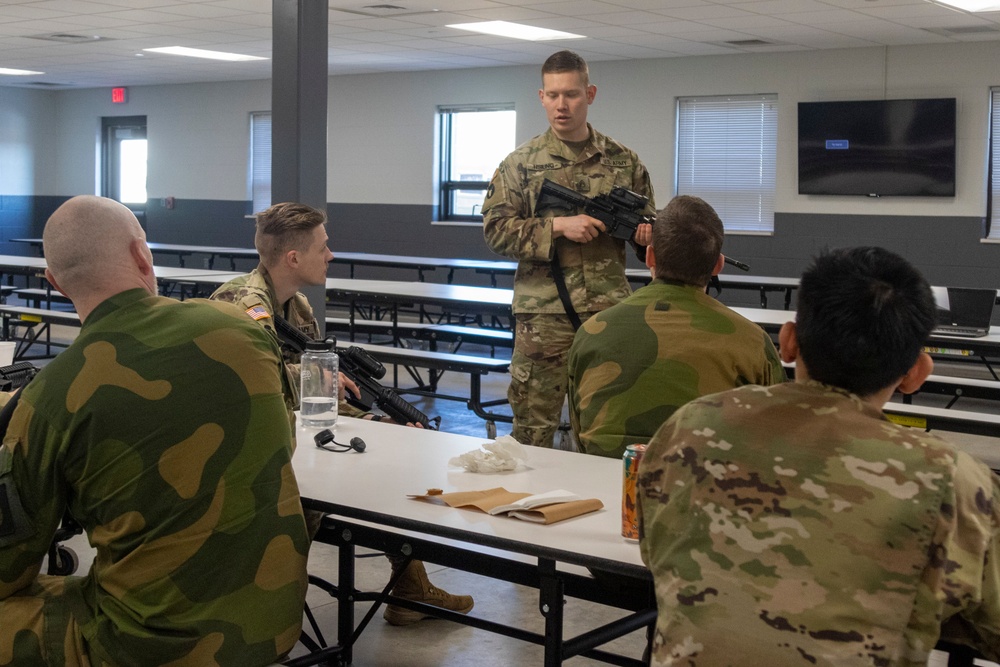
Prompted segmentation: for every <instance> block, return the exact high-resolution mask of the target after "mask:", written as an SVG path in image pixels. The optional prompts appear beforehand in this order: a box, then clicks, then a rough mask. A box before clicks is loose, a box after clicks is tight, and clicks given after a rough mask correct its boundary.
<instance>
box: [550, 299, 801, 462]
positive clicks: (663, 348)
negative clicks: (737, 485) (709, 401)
mask: <svg viewBox="0 0 1000 667" xmlns="http://www.w3.org/2000/svg"><path fill="white" fill-rule="evenodd" d="M784 379H785V373H784V371H783V370H782V368H781V360H780V359H779V358H778V353H777V351H776V350H775V349H774V344H773V343H771V339H770V337H769V336H768V335H767V334H766V333H764V331H763V329H761V328H760V327H759V326H757V325H756V324H754V323H753V322H750V321H749V320H747V319H745V318H744V317H742V316H740V315H738V314H737V313H735V312H733V311H732V310H730V309H729V308H727V307H726V306H724V305H722V304H721V303H719V302H718V301H716V300H715V299H713V298H712V297H710V296H709V295H707V294H705V291H704V290H703V289H701V288H698V287H694V286H691V285H683V284H681V283H678V282H673V281H666V282H665V281H662V280H654V281H653V282H652V283H651V284H649V285H647V286H646V287H643V288H641V289H639V290H637V291H636V292H635V294H633V295H632V296H630V297H628V298H627V299H625V301H623V302H621V303H619V304H617V305H614V306H611V307H610V308H608V309H607V310H604V311H602V312H601V313H598V314H597V315H595V316H594V317H592V318H591V319H589V320H587V322H585V323H584V325H583V327H581V329H580V331H578V332H577V334H576V339H575V340H574V341H573V347H572V348H570V352H569V410H570V421H571V423H572V425H573V432H574V433H575V434H576V435H577V438H578V440H579V441H580V444H581V445H582V446H583V449H584V451H586V452H587V453H588V454H599V455H602V456H612V457H617V458H621V456H622V454H623V453H624V452H625V447H626V445H631V444H635V443H638V442H648V441H649V439H650V438H651V437H652V436H653V434H654V433H656V430H657V429H658V428H660V426H662V425H663V422H665V421H667V419H669V418H670V415H672V414H673V413H674V410H676V409H677V408H679V407H680V406H682V405H684V404H685V403H687V402H688V401H690V400H692V399H694V398H697V397H699V396H704V395H706V394H714V393H716V392H719V391H725V390H726V389H732V388H733V387H738V386H741V385H745V384H761V385H770V384H774V383H776V382H782V381H784Z"/></svg>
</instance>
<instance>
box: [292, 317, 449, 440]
mask: <svg viewBox="0 0 1000 667" xmlns="http://www.w3.org/2000/svg"><path fill="white" fill-rule="evenodd" d="M273 318H274V327H275V330H276V331H277V332H278V336H279V337H280V338H281V340H282V342H284V343H285V344H286V345H288V346H289V347H290V348H292V349H293V350H295V351H296V352H298V353H300V354H301V353H302V352H304V351H305V349H306V344H308V343H309V342H311V341H310V338H309V336H307V335H305V334H304V333H302V332H301V331H299V330H298V329H296V328H295V327H293V326H292V325H291V324H289V323H288V320H286V319H284V318H283V317H278V316H277V315H274V316H273ZM335 349H336V352H337V356H338V357H340V372H341V373H343V374H344V375H346V376H347V377H349V378H350V379H351V380H353V381H354V384H356V385H358V389H360V390H361V396H359V397H355V396H353V395H352V394H351V392H350V391H347V392H344V396H345V397H346V399H347V402H348V403H350V404H351V405H353V406H354V407H356V408H359V409H361V410H366V411H367V410H371V409H372V406H378V407H379V408H380V409H381V410H382V411H383V412H384V413H385V414H387V415H389V417H390V418H391V419H392V420H393V421H395V422H397V423H399V424H411V423H412V424H420V425H421V426H423V427H424V428H429V429H434V427H433V426H432V425H431V420H430V419H428V418H427V415H425V414H424V413H423V412H421V411H420V410H418V409H417V408H416V407H414V406H413V405H412V404H410V403H408V402H406V401H405V400H403V398H401V397H400V395H399V394H397V393H396V392H395V391H393V390H392V389H389V388H388V387H383V386H382V385H381V384H380V383H379V382H378V381H379V380H380V379H381V378H382V377H384V376H385V366H383V365H382V364H381V363H379V361H378V359H376V358H375V357H373V356H372V355H370V354H368V353H367V352H365V351H364V350H362V349H361V348H360V347H357V346H354V345H352V346H350V347H348V348H346V349H345V348H341V347H338V348H335Z"/></svg>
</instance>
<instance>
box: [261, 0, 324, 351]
mask: <svg viewBox="0 0 1000 667" xmlns="http://www.w3.org/2000/svg"><path fill="white" fill-rule="evenodd" d="M328 12H329V10H328V8H327V0H272V9H271V21H272V43H273V44H272V63H271V201H272V203H275V204H277V203H280V202H285V201H296V202H300V203H303V204H308V205H309V206H313V207H315V208H318V209H319V210H321V211H326V140H327V139H326V124H327V65H326V59H327V24H328V20H329V19H328ZM305 295H306V297H307V298H308V299H309V303H310V305H312V308H313V312H315V314H316V319H317V320H319V327H320V331H323V332H325V331H326V322H325V319H326V288H325V287H310V288H307V289H306V290H305Z"/></svg>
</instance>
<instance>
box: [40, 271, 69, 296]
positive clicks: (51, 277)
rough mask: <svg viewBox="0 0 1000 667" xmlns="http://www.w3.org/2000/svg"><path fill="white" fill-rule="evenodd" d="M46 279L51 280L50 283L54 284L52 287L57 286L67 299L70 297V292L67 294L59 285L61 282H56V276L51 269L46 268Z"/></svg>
mask: <svg viewBox="0 0 1000 667" xmlns="http://www.w3.org/2000/svg"><path fill="white" fill-rule="evenodd" d="M45 279H46V280H48V281H49V284H50V285H52V287H53V288H55V290H56V291H57V292H59V293H60V294H62V295H63V296H64V297H66V298H67V299H68V298H69V294H66V292H64V291H63V288H62V287H59V283H57V282H56V278H55V276H53V275H52V272H51V271H49V270H48V269H45Z"/></svg>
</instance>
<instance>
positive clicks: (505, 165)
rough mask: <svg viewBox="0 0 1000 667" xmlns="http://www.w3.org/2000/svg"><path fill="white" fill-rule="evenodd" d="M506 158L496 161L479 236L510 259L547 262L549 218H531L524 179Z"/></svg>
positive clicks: (550, 234) (549, 231) (550, 253)
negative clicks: (498, 164) (481, 233)
mask: <svg viewBox="0 0 1000 667" xmlns="http://www.w3.org/2000/svg"><path fill="white" fill-rule="evenodd" d="M518 171H519V169H518V166H517V164H516V163H515V161H513V160H511V159H510V158H509V157H508V158H507V159H506V160H504V161H503V162H501V163H500V167H499V168H497V170H496V173H494V174H493V180H491V181H490V185H489V188H487V190H486V199H485V201H484V202H483V236H484V237H485V238H486V244H487V245H488V246H489V247H490V250H492V251H493V252H495V253H497V254H500V255H503V256H504V257H510V258H511V259H516V260H518V261H521V260H535V261H541V262H547V261H549V259H550V258H551V256H552V218H551V217H544V218H539V217H533V216H532V211H531V210H530V206H531V201H532V198H531V197H529V196H528V193H527V192H526V191H525V185H526V179H523V178H521V176H520V175H519V174H518Z"/></svg>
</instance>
